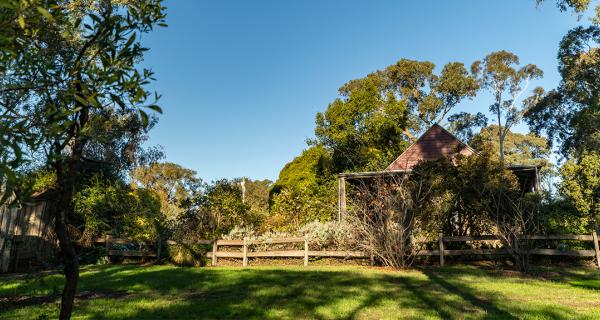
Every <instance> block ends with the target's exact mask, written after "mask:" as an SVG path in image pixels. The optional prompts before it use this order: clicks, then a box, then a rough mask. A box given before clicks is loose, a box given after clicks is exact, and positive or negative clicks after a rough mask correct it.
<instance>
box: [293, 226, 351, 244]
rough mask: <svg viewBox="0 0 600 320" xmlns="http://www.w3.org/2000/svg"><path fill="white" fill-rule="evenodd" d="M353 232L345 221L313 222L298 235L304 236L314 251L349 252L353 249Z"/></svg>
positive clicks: (301, 229)
mask: <svg viewBox="0 0 600 320" xmlns="http://www.w3.org/2000/svg"><path fill="white" fill-rule="evenodd" d="M353 231H354V229H353V228H352V226H351V225H350V223H348V222H345V221H342V222H336V221H330V222H325V223H323V222H319V221H313V222H311V223H308V224H306V225H304V226H303V227H302V228H300V230H299V231H298V234H299V235H301V236H305V237H306V238H307V239H308V241H309V243H310V247H311V249H314V250H325V249H328V250H349V249H353V248H354V247H355V237H354V233H353Z"/></svg>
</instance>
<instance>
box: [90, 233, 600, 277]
mask: <svg viewBox="0 0 600 320" xmlns="http://www.w3.org/2000/svg"><path fill="white" fill-rule="evenodd" d="M498 240H499V238H498V236H496V235H480V236H444V235H442V234H440V235H439V237H438V240H437V246H438V249H437V250H422V251H420V252H419V253H418V255H419V256H432V257H436V256H437V257H439V262H440V265H442V266H443V265H444V260H445V257H449V256H466V255H507V254H509V251H508V250H507V249H506V248H492V249H446V244H447V243H450V242H465V243H468V242H473V241H498ZM519 240H528V241H529V240H540V241H541V240H554V241H561V240H575V241H583V242H593V246H594V249H593V250H558V249H547V248H533V249H529V250H528V253H529V254H531V255H542V256H567V257H594V258H595V260H596V264H597V265H598V267H599V268H600V249H599V247H600V243H599V240H598V235H597V234H596V232H595V231H593V232H592V233H591V234H589V235H571V234H563V235H528V236H518V237H517V241H519ZM96 242H98V243H105V244H106V250H107V254H108V255H110V256H123V257H157V256H158V257H160V252H158V253H149V252H146V251H143V250H133V251H132V250H114V249H112V248H111V245H112V244H129V243H133V242H132V241H131V240H127V239H115V238H110V237H105V238H98V239H97V240H96ZM294 243H303V244H304V248H303V249H302V250H270V251H251V250H250V246H252V245H257V244H262V245H264V244H267V245H270V244H294ZM167 244H168V245H173V244H176V242H175V241H171V240H168V241H167ZM194 244H205V245H212V251H211V252H207V254H206V257H207V258H210V259H211V260H212V265H213V266H216V265H217V263H218V258H233V259H242V265H243V266H247V265H248V260H249V258H280V257H284V258H303V260H304V265H305V266H307V265H308V262H309V257H331V258H370V259H371V261H373V256H372V255H371V254H369V253H366V252H362V251H327V250H316V251H315V250H310V249H309V245H310V241H309V240H308V239H307V238H305V237H298V238H276V239H271V240H269V241H258V240H251V239H244V240H199V241H196V242H194ZM157 247H158V248H160V246H157ZM222 247H241V248H240V249H238V251H219V248H222Z"/></svg>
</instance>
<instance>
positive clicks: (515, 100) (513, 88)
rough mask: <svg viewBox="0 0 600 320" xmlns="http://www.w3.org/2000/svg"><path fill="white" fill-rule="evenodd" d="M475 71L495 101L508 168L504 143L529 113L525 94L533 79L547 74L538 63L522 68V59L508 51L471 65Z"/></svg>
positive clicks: (491, 55) (500, 142)
mask: <svg viewBox="0 0 600 320" xmlns="http://www.w3.org/2000/svg"><path fill="white" fill-rule="evenodd" d="M471 72H472V73H473V74H475V75H477V77H478V79H479V83H480V85H481V88H482V89H484V90H488V91H489V92H490V93H491V94H492V96H493V98H494V101H493V103H492V104H491V105H490V112H492V113H493V114H494V115H495V118H496V120H497V122H496V124H497V125H498V142H499V150H498V152H499V156H500V164H501V165H504V140H505V139H506V135H507V134H508V133H509V132H510V128H511V127H512V126H513V125H515V124H517V123H519V122H520V121H521V119H522V118H523V114H524V113H525V112H526V110H525V108H524V106H525V105H527V103H524V102H523V101H524V100H526V99H523V100H521V99H522V95H523V94H524V93H525V92H526V91H527V89H528V87H529V84H530V82H531V80H534V79H538V78H541V77H542V76H543V74H544V73H543V71H542V70H541V69H539V68H538V67H537V66H536V65H534V64H527V65H525V66H523V67H521V68H519V57H518V56H517V55H515V54H514V53H511V52H508V51H504V50H502V51H496V52H492V53H490V54H489V55H487V56H486V57H485V58H484V59H483V60H482V61H475V62H474V63H473V64H472V65H471Z"/></svg>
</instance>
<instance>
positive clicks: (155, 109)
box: [147, 104, 163, 114]
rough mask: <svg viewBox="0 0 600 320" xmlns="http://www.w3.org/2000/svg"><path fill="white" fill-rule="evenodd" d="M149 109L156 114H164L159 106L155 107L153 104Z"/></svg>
mask: <svg viewBox="0 0 600 320" xmlns="http://www.w3.org/2000/svg"><path fill="white" fill-rule="evenodd" d="M147 108H148V109H152V110H154V111H155V112H158V113H160V114H162V113H163V112H162V108H161V107H159V106H157V105H155V104H153V105H150V106H148V107H147Z"/></svg>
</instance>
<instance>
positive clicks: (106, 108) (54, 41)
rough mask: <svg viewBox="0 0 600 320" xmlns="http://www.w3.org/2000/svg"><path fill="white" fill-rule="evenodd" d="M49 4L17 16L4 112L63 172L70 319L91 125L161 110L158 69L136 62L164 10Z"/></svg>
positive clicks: (2, 86)
mask: <svg viewBox="0 0 600 320" xmlns="http://www.w3.org/2000/svg"><path fill="white" fill-rule="evenodd" d="M43 4H44V5H45V8H44V10H37V9H36V10H37V11H38V12H40V13H43V16H44V18H45V19H39V20H35V19H34V20H29V21H27V20H26V19H24V18H22V16H21V15H20V13H17V14H16V15H15V16H14V19H12V20H10V21H11V23H10V26H11V27H12V28H13V30H14V31H15V32H14V35H13V36H12V39H11V48H10V50H8V51H7V52H4V51H3V54H2V56H1V60H0V72H2V77H1V79H2V80H1V81H0V106H1V108H2V109H1V110H0V114H3V117H4V119H6V118H10V119H11V121H14V122H15V123H18V124H19V126H18V127H17V130H16V131H17V133H18V134H22V135H23V136H25V137H26V138H24V140H30V141H35V142H36V143H35V144H30V145H29V146H28V147H30V148H31V149H32V150H31V151H30V152H31V153H34V154H42V155H44V156H45V159H46V163H47V165H48V166H49V167H50V168H52V170H54V171H55V172H56V176H57V187H56V188H55V190H53V191H54V193H53V196H52V201H51V203H50V204H49V206H48V210H49V211H50V213H51V214H52V215H54V217H55V229H56V234H57V237H58V240H59V246H60V251H61V256H62V260H63V263H64V268H65V278H66V281H65V285H64V289H63V294H62V300H61V313H60V318H61V319H68V318H70V315H71V313H72V308H73V299H74V295H75V291H76V287H77V281H78V269H79V266H78V262H77V257H76V253H75V250H74V248H73V244H72V241H71V235H70V234H69V232H68V228H67V225H68V223H69V218H70V217H72V216H73V201H72V200H73V195H74V191H75V190H74V188H75V185H76V183H77V181H78V179H79V176H80V174H81V171H82V163H83V162H84V153H85V150H86V148H87V147H88V145H90V144H91V143H92V142H93V141H94V140H95V139H96V137H95V136H94V135H93V130H91V129H90V128H91V124H92V123H95V122H96V121H101V120H102V119H107V118H108V116H107V115H112V114H118V115H120V116H126V115H130V114H137V115H138V116H139V117H140V121H141V122H142V123H143V124H146V123H148V115H147V114H146V112H145V111H143V109H142V108H141V107H147V108H149V109H151V110H155V111H160V108H159V107H158V106H156V105H155V104H154V101H155V100H157V99H158V95H156V94H154V95H153V94H152V93H151V92H149V91H148V90H147V89H146V86H147V85H148V84H149V82H150V81H151V80H152V71H150V70H148V69H139V68H138V67H137V64H138V63H139V61H140V60H141V59H142V58H143V54H144V53H145V52H146V51H147V48H144V47H143V46H142V45H141V43H140V38H141V35H142V34H144V33H147V32H150V31H151V30H152V29H153V28H154V26H156V25H158V24H163V23H164V19H165V13H164V7H163V6H162V5H161V2H160V0H147V1H110V0H99V1H76V2H71V1H59V0H57V1H50V2H47V3H46V2H44V3H43ZM4 8H5V7H4V6H3V9H4ZM9 10H10V9H9ZM30 30H35V31H30ZM14 131H15V130H11V132H9V133H8V134H10V136H11V137H12V136H13V135H14V134H13V132H14ZM18 134H17V136H18ZM11 141H12V140H11ZM21 147H22V146H21Z"/></svg>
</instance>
